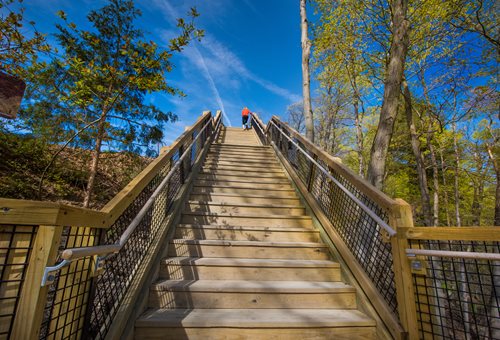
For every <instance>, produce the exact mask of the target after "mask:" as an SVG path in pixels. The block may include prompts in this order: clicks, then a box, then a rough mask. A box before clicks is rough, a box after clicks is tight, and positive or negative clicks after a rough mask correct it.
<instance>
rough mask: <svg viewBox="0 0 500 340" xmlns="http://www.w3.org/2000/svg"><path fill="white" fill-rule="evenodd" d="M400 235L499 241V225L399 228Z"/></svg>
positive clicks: (412, 238)
mask: <svg viewBox="0 0 500 340" xmlns="http://www.w3.org/2000/svg"><path fill="white" fill-rule="evenodd" d="M401 235H402V236H401V237H405V238H407V239H410V240H433V241H439V240H448V241H485V242H487V241H490V242H491V241H493V242H495V241H496V242H500V228H499V227H413V228H401Z"/></svg>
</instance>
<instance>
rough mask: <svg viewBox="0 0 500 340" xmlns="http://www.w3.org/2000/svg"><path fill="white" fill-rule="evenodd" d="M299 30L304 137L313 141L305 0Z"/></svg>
mask: <svg viewBox="0 0 500 340" xmlns="http://www.w3.org/2000/svg"><path fill="white" fill-rule="evenodd" d="M300 30H301V44H302V96H303V97H304V119H305V122H306V137H307V138H308V139H309V140H310V141H311V142H314V119H313V111H312V107H311V88H310V74H309V57H310V54H311V41H310V40H309V38H308V37H307V13H306V0H300Z"/></svg>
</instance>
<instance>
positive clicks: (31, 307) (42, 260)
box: [12, 226, 62, 339]
mask: <svg viewBox="0 0 500 340" xmlns="http://www.w3.org/2000/svg"><path fill="white" fill-rule="evenodd" d="M61 235H62V228H59V227H57V226H40V227H39V228H38V232H37V235H36V239H35V243H34V246H33V251H32V253H31V256H30V260H29V265H28V271H27V273H26V278H25V281H24V286H23V290H22V292H21V297H20V300H19V306H18V309H17V313H16V318H15V320H14V327H13V332H12V339H38V338H39V332H40V325H41V323H42V318H43V311H44V308H45V303H46V299H47V292H48V286H45V287H41V282H42V277H43V273H44V270H45V267H47V266H52V265H54V262H55V260H56V256H57V250H58V248H59V244H60V242H61Z"/></svg>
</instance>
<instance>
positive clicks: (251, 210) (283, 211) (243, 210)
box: [184, 201, 306, 216]
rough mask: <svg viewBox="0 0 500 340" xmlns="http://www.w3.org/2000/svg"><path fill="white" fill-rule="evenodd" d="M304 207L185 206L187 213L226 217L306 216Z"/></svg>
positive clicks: (206, 204)
mask: <svg viewBox="0 0 500 340" xmlns="http://www.w3.org/2000/svg"><path fill="white" fill-rule="evenodd" d="M305 210H306V209H305V208H304V207H297V206H289V205H269V204H268V205H265V204H250V203H249V204H231V203H229V204H221V203H213V202H202V201H188V202H187V203H186V205H185V209H184V211H186V212H206V213H215V214H225V215H233V216H234V215H238V214H245V215H252V214H257V215H266V216H267V215H278V216H279V215H287V216H304V215H305Z"/></svg>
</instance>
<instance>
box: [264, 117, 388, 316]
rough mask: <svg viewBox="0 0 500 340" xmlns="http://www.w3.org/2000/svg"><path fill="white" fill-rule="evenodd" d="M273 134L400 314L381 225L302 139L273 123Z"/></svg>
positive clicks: (353, 189)
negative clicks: (346, 191) (363, 208)
mask: <svg viewBox="0 0 500 340" xmlns="http://www.w3.org/2000/svg"><path fill="white" fill-rule="evenodd" d="M275 123H276V124H277V125H278V126H279V127H280V128H281V129H282V131H283V132H284V133H285V134H286V135H287V136H289V137H290V133H289V132H288V130H287V129H286V127H285V126H282V125H281V126H280V124H279V122H275ZM270 136H271V140H272V141H273V142H274V144H275V145H276V146H277V148H278V149H279V151H280V153H281V154H282V155H283V156H284V157H285V158H286V159H287V160H288V162H289V163H290V164H291V166H292V167H293V168H294V170H295V172H296V174H297V176H298V177H299V179H300V181H301V182H302V183H303V184H304V185H305V186H306V188H307V189H308V191H309V193H310V194H311V195H312V196H313V197H314V198H315V200H316V202H317V203H318V205H319V206H320V208H321V210H322V211H323V213H324V214H325V216H326V217H327V218H328V219H329V221H330V222H331V223H332V225H333V227H334V228H335V230H336V231H337V233H338V234H339V235H340V237H341V238H342V239H343V241H344V243H345V244H346V245H347V247H348V248H349V249H350V251H351V252H352V254H353V255H354V256H355V258H356V260H357V261H358V263H359V264H360V265H361V266H362V268H363V269H364V271H365V273H366V274H367V275H368V277H369V278H370V279H371V280H372V281H373V283H374V285H375V287H377V289H378V290H379V292H380V294H381V295H382V296H383V297H384V299H385V301H386V302H387V304H388V305H389V306H390V308H391V310H392V311H393V312H394V313H395V314H397V300H396V287H395V279H394V272H393V269H392V268H393V261H392V253H391V245H390V244H389V243H387V242H386V241H385V240H383V238H382V233H381V227H380V226H379V225H378V224H377V222H376V221H375V220H373V218H372V217H371V216H370V215H368V214H367V213H366V212H365V211H364V210H362V209H361V208H360V207H359V206H358V204H357V203H356V202H355V201H354V200H353V199H352V198H350V197H349V196H348V195H347V194H346V193H345V192H344V191H343V190H341V188H340V187H339V186H338V185H337V184H336V183H335V182H334V181H332V180H331V179H330V178H329V177H328V176H327V175H326V174H325V173H324V172H323V171H322V170H321V169H320V168H319V167H318V166H317V165H316V164H314V163H313V162H312V161H311V160H310V159H309V158H308V157H307V156H306V155H305V154H304V153H303V152H302V151H300V150H299V148H298V147H297V146H296V145H294V143H295V144H297V145H298V146H299V147H300V148H302V149H303V150H305V151H306V152H308V151H307V147H306V146H304V145H303V144H302V143H301V142H300V140H298V139H296V138H292V140H293V142H294V143H292V142H290V141H289V140H288V139H287V138H286V137H285V136H283V134H282V133H281V132H280V131H279V130H278V129H277V128H276V127H275V126H274V125H271V128H270ZM310 156H311V157H312V158H313V159H315V160H316V157H315V155H313V154H312V153H311V154H310ZM316 162H317V163H318V164H319V165H320V166H322V167H323V168H324V169H326V170H327V171H328V172H329V174H330V175H331V176H332V177H333V178H335V179H336V180H337V181H338V182H339V183H340V184H341V185H343V186H344V187H345V188H346V189H347V190H349V191H350V192H351V193H352V194H353V195H354V196H355V197H357V198H358V199H359V200H360V201H361V202H363V204H365V205H366V206H367V207H368V208H369V209H370V210H372V211H373V212H374V213H375V214H377V215H378V216H379V217H380V218H381V219H382V220H383V221H385V222H386V223H388V220H389V218H388V214H387V212H386V211H385V210H384V209H382V208H381V207H379V206H378V205H377V204H376V203H375V202H374V201H372V200H371V199H370V198H368V197H367V196H366V195H364V194H363V193H362V192H361V191H360V190H358V189H357V188H356V187H355V186H354V185H352V184H351V183H350V181H349V180H347V179H346V178H344V177H343V176H342V175H341V174H339V173H338V172H336V171H335V170H334V169H332V168H331V167H329V166H328V165H327V164H325V163H324V162H322V161H320V160H316Z"/></svg>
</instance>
